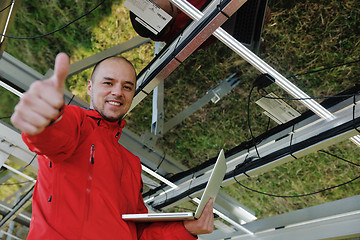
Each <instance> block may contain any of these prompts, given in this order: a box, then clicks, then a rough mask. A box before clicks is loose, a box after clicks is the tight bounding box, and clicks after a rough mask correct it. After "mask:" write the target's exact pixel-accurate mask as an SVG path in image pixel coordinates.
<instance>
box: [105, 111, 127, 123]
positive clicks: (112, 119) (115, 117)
mask: <svg viewBox="0 0 360 240" xmlns="http://www.w3.org/2000/svg"><path fill="white" fill-rule="evenodd" d="M100 114H101V116H102V117H103V118H104V119H105V120H106V121H109V122H117V121H119V120H121V119H122V118H123V116H124V114H118V115H110V114H104V113H100Z"/></svg>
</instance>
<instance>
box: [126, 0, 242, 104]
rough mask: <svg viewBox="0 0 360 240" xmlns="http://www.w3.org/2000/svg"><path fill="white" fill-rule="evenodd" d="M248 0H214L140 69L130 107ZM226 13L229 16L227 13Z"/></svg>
mask: <svg viewBox="0 0 360 240" xmlns="http://www.w3.org/2000/svg"><path fill="white" fill-rule="evenodd" d="M245 2H246V0H223V1H221V2H220V1H218V0H214V1H213V2H211V3H210V5H209V7H208V8H207V9H208V11H207V12H206V13H205V14H204V16H203V18H201V21H194V22H192V23H191V24H190V25H189V26H188V27H187V28H186V29H185V31H184V32H183V34H182V35H180V36H179V37H178V38H177V39H175V40H174V41H173V42H172V43H171V44H169V45H168V46H167V47H166V48H164V49H163V51H162V52H161V53H160V54H159V56H158V57H157V58H156V59H154V61H153V62H152V63H150V64H149V67H148V68H147V69H146V70H145V71H143V72H142V73H140V75H139V77H138V80H137V90H136V93H135V96H134V99H133V102H132V106H131V108H130V110H129V111H131V110H132V109H133V108H134V107H135V106H136V105H137V104H138V103H139V102H140V101H142V100H143V99H144V98H145V97H146V96H147V95H149V93H150V92H151V91H152V90H153V89H154V88H155V87H156V86H157V85H158V84H159V83H160V82H161V81H163V80H164V79H165V78H166V77H167V76H168V75H169V74H170V73H171V72H172V71H174V70H175V69H176V68H177V67H178V66H179V65H180V64H181V63H182V62H183V61H185V59H186V58H187V57H188V56H190V54H191V53H192V52H194V51H195V50H196V49H197V48H198V47H199V46H200V45H201V44H202V43H203V42H204V41H205V40H206V39H207V38H208V37H209V36H210V35H211V34H212V33H213V32H214V30H215V29H216V28H218V27H219V26H220V25H222V24H223V23H224V22H225V21H226V20H227V16H231V15H232V14H233V13H234V12H235V11H236V10H237V9H238V8H239V7H241V6H242V5H243V4H244V3H245ZM224 14H226V15H227V16H225V15H224Z"/></svg>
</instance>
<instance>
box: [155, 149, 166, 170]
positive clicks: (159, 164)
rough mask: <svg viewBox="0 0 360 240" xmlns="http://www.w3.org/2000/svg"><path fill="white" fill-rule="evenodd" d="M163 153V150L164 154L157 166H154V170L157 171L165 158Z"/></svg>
mask: <svg viewBox="0 0 360 240" xmlns="http://www.w3.org/2000/svg"><path fill="white" fill-rule="evenodd" d="M165 154H166V153H165V152H164V156H163V157H162V158H161V161H160V163H159V164H158V166H157V167H156V169H155V171H154V172H157V171H158V170H159V168H160V166H161V164H162V163H163V162H164V160H165Z"/></svg>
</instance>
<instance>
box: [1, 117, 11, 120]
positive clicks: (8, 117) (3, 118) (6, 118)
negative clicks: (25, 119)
mask: <svg viewBox="0 0 360 240" xmlns="http://www.w3.org/2000/svg"><path fill="white" fill-rule="evenodd" d="M7 118H11V116H8V117H0V120H3V119H7Z"/></svg>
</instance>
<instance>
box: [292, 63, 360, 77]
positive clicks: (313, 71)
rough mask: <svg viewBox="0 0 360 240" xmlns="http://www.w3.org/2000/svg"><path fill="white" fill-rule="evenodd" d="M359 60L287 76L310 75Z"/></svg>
mask: <svg viewBox="0 0 360 240" xmlns="http://www.w3.org/2000/svg"><path fill="white" fill-rule="evenodd" d="M358 62H360V59H358V60H355V61H351V62H347V63H342V64H338V65H334V66H330V67H323V68H322V69H318V70H312V71H308V72H305V73H299V74H295V75H291V76H289V77H287V78H296V77H299V76H305V75H308V74H312V73H317V72H321V71H325V70H331V69H333V68H337V67H342V66H345V65H351V64H354V63H358Z"/></svg>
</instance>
